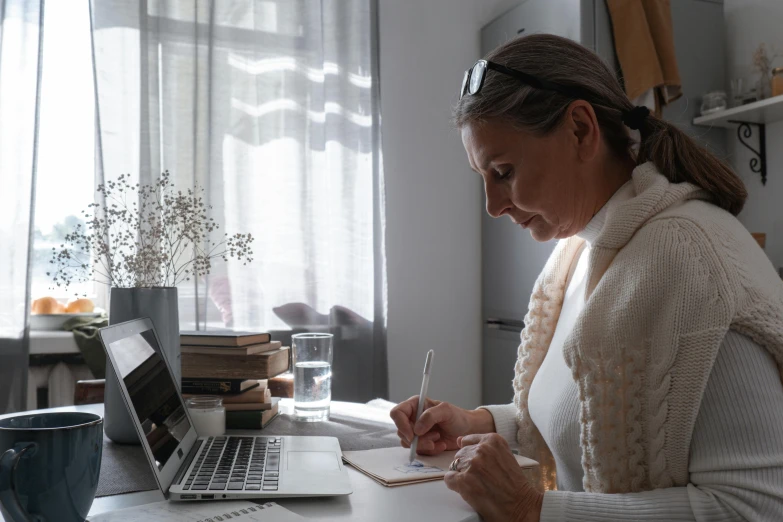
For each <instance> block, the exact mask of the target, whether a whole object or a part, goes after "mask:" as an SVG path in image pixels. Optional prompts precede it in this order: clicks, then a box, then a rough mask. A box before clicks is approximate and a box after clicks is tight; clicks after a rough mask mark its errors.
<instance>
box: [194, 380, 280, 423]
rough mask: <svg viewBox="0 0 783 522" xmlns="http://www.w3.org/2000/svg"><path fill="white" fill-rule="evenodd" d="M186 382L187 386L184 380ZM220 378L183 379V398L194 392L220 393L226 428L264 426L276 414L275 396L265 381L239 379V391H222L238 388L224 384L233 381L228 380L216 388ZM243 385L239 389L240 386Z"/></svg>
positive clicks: (276, 399) (203, 393)
mask: <svg viewBox="0 0 783 522" xmlns="http://www.w3.org/2000/svg"><path fill="white" fill-rule="evenodd" d="M186 382H187V383H188V384H187V385H186V384H185V383H186ZM216 382H218V383H219V382H220V381H209V380H207V381H202V382H196V381H192V382H188V381H185V380H183V381H182V391H183V395H184V397H185V398H186V399H187V398H188V397H194V396H196V395H205V394H207V395H220V397H221V398H222V399H223V407H224V408H225V409H226V429H229V430H258V429H261V428H263V427H265V426H266V425H267V424H269V422H270V421H271V420H272V419H274V418H275V417H276V416H277V414H278V404H277V403H278V401H279V400H280V399H279V398H278V397H272V395H271V393H270V390H269V387H268V386H267V380H266V379H261V380H257V381H253V380H247V381H241V384H240V386H239V388H240V390H241V391H239V392H238V393H225V392H224V391H223V390H224V389H227V388H228V389H230V390H231V391H233V390H235V389H237V388H231V387H230V386H225V385H226V384H232V383H230V381H227V382H224V383H222V384H223V386H218V387H215V386H214V384H215V383H216ZM242 387H244V389H243V390H242V389H241V388H242Z"/></svg>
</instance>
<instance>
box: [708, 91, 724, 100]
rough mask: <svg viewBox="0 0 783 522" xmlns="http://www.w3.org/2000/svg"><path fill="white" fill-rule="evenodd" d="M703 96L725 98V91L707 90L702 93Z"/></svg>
mask: <svg viewBox="0 0 783 522" xmlns="http://www.w3.org/2000/svg"><path fill="white" fill-rule="evenodd" d="M704 97H705V98H710V99H712V98H725V97H726V91H712V92H708V93H707V94H705V95H704Z"/></svg>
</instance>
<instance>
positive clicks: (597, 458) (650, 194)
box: [514, 163, 783, 493]
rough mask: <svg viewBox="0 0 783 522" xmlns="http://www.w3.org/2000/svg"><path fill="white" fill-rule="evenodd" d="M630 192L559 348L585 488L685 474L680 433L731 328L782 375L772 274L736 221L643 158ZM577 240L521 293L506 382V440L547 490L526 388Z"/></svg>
mask: <svg viewBox="0 0 783 522" xmlns="http://www.w3.org/2000/svg"><path fill="white" fill-rule="evenodd" d="M632 181H633V185H634V188H635V192H636V196H635V197H634V198H632V199H630V200H628V201H625V202H623V203H621V204H619V205H617V207H615V208H613V209H612V210H611V211H610V213H609V214H608V215H607V218H606V223H605V225H604V227H603V229H602V230H601V232H600V234H599V235H598V237H597V238H596V240H595V242H594V243H593V248H592V251H591V252H590V258H589V261H588V269H587V285H586V295H585V308H584V310H583V312H582V313H581V314H580V316H579V318H578V319H577V322H576V324H575V326H574V329H573V331H572V332H571V334H570V335H569V336H568V338H567V339H566V341H565V344H564V346H563V353H564V356H565V359H566V363H567V364H568V366H569V368H570V369H571V371H572V372H573V377H574V380H575V381H576V382H577V386H578V390H579V401H580V404H581V411H580V415H579V420H580V425H581V434H580V445H581V449H582V468H583V469H584V489H585V491H588V492H597V493H627V492H637V491H646V490H651V489H658V488H666V487H672V486H685V485H686V484H687V483H688V456H689V450H690V441H691V434H692V432H693V427H694V423H695V421H696V416H697V414H698V412H699V407H700V404H701V399H702V394H703V393H704V388H705V386H706V383H707V378H708V377H709V375H710V371H711V369H712V365H713V362H714V361H715V357H716V355H717V352H718V348H719V347H720V344H721V342H722V341H723V338H724V337H725V335H726V332H727V331H728V330H729V328H731V329H734V330H736V331H738V332H740V333H743V334H745V335H747V336H748V337H750V338H751V339H753V340H754V341H755V342H757V343H758V344H759V345H761V346H763V347H765V348H766V349H767V350H768V351H769V352H770V353H771V354H772V355H773V357H774V358H775V360H776V362H777V364H778V368H779V370H783V283H781V280H780V278H779V277H778V274H777V273H776V272H775V270H774V268H773V267H772V265H771V263H770V262H769V260H768V259H767V257H766V256H765V254H764V252H763V251H762V250H761V249H760V248H759V247H758V245H757V244H756V243H755V241H754V240H753V238H752V237H751V235H750V234H749V233H748V232H747V230H746V229H745V228H744V227H743V226H742V224H740V222H739V221H738V220H737V219H736V218H735V217H734V216H732V215H731V214H729V213H728V212H726V211H724V210H722V209H720V208H719V207H717V206H715V205H713V204H711V203H709V202H708V201H706V200H707V199H708V194H707V193H706V192H705V191H703V190H701V189H699V188H698V187H696V186H694V185H691V184H689V183H678V184H675V183H670V182H669V181H668V180H667V179H666V178H665V177H664V176H663V175H661V174H660V173H659V172H658V171H657V169H656V168H655V166H654V165H653V164H652V163H645V164H643V165H640V166H639V167H637V168H636V169H635V170H634V172H633V177H632ZM582 242H583V240H582V239H580V238H578V237H576V236H574V237H571V238H569V239H566V240H562V241H560V242H559V243H558V245H557V247H556V248H555V251H554V252H553V253H552V255H551V257H550V258H549V260H548V261H547V263H546V266H545V267H544V270H543V272H542V273H541V275H540V276H539V277H538V280H537V281H536V284H535V286H534V288H533V294H532V297H531V300H530V306H529V311H528V314H527V315H526V316H525V329H524V330H523V332H522V343H521V345H520V347H519V354H518V359H517V363H516V367H515V377H514V392H515V393H514V403H515V405H516V407H517V426H518V432H517V440H518V442H519V443H520V450H521V452H522V454H524V455H527V456H529V457H531V458H534V459H536V460H538V461H539V462H540V463H541V467H540V476H539V477H538V478H539V479H540V480H541V484H540V485H541V486H542V488H543V489H554V488H555V465H554V459H553V458H552V454H551V453H550V451H549V449H548V448H547V445H546V443H545V442H544V440H543V438H542V437H541V434H540V433H539V432H538V430H537V428H536V426H535V424H534V423H533V422H532V420H531V419H530V415H529V413H528V408H527V405H528V393H529V390H530V385H531V383H532V382H533V378H534V377H535V374H536V372H537V371H538V368H539V367H540V366H541V363H542V361H543V360H544V356H545V355H546V352H547V349H548V348H549V344H550V342H551V340H552V335H553V334H554V331H555V326H556V325H557V321H558V317H559V315H560V309H561V306H562V303H563V297H564V293H565V289H566V278H567V275H568V272H569V268H570V266H571V263H572V262H574V261H575V256H576V254H577V253H578V252H579V248H580V246H581V244H582Z"/></svg>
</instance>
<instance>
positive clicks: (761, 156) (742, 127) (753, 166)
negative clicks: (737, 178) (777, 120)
mask: <svg viewBox="0 0 783 522" xmlns="http://www.w3.org/2000/svg"><path fill="white" fill-rule="evenodd" d="M729 122H730V123H737V124H738V125H739V127H737V139H738V140H739V141H740V143H742V144H743V145H744V146H745V148H746V149H748V150H750V151H751V152H752V153H753V154H755V155H756V156H757V157H755V158H751V159H750V170H751V171H753V172H755V173H757V174H761V184H762V185H766V184H767V129H766V127H767V126H766V125H765V124H763V123H756V122H752V121H738V120H729ZM751 125H755V126H756V127H758V129H759V150H756V149H754V148H753V147H751V146H750V145H749V144H748V142H747V141H745V139H747V138H750V137H751V136H752V135H753V129H751V128H750V126H751Z"/></svg>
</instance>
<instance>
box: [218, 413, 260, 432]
mask: <svg viewBox="0 0 783 522" xmlns="http://www.w3.org/2000/svg"><path fill="white" fill-rule="evenodd" d="M261 421H262V419H261V412H260V411H227V412H226V429H227V430H258V429H261Z"/></svg>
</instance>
